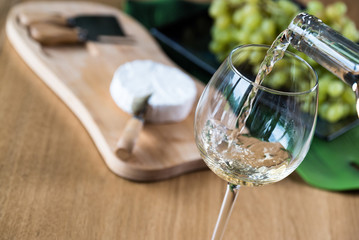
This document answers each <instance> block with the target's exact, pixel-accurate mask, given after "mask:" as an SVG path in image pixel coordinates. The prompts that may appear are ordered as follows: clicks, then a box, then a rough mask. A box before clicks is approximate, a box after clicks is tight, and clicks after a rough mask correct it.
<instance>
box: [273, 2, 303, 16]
mask: <svg viewBox="0 0 359 240" xmlns="http://www.w3.org/2000/svg"><path fill="white" fill-rule="evenodd" d="M278 6H279V7H280V8H281V9H282V10H283V12H284V13H285V14H286V15H288V16H291V15H294V14H296V13H297V12H298V11H299V8H298V6H297V5H296V4H294V3H293V2H291V1H288V0H279V1H278Z"/></svg>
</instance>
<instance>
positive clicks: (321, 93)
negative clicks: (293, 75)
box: [318, 85, 327, 104]
mask: <svg viewBox="0 0 359 240" xmlns="http://www.w3.org/2000/svg"><path fill="white" fill-rule="evenodd" d="M319 87H320V85H319ZM326 99H327V93H326V92H325V91H322V89H321V88H320V91H319V92H318V103H319V104H321V103H323V102H325V100H326Z"/></svg>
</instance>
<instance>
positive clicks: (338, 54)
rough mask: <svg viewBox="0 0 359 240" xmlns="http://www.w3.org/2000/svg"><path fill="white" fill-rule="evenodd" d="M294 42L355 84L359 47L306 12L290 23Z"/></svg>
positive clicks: (307, 53)
mask: <svg viewBox="0 0 359 240" xmlns="http://www.w3.org/2000/svg"><path fill="white" fill-rule="evenodd" d="M288 30H289V35H290V37H289V41H290V43H291V45H292V46H293V47H294V48H295V49H297V50H298V51H301V52H303V53H305V54H306V55H307V56H309V57H310V58H312V59H313V60H315V61H316V62H318V63H319V64H320V65H322V66H323V67H324V68H326V69H327V70H329V71H330V72H332V73H333V74H335V75H336V76H338V77H339V78H340V79H342V80H343V81H344V82H346V83H347V84H349V85H350V86H352V85H353V84H354V83H357V82H358V80H359V46H358V45H357V44H356V43H354V42H352V41H350V40H348V39H346V38H345V37H343V36H342V35H340V34H339V33H338V32H336V31H334V30H333V29H331V28H330V27H329V26H327V25H326V24H324V23H323V22H322V21H321V20H320V19H318V18H316V17H314V16H311V15H309V14H306V13H300V14H298V15H297V16H296V17H295V18H294V19H293V20H292V22H291V23H290V24H289V27H288Z"/></svg>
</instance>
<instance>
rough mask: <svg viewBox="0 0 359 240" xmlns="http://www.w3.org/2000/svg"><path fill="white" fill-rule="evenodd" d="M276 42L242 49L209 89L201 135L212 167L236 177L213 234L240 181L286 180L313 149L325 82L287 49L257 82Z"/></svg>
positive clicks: (199, 122)
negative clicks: (320, 86) (320, 82)
mask: <svg viewBox="0 0 359 240" xmlns="http://www.w3.org/2000/svg"><path fill="white" fill-rule="evenodd" d="M268 49H269V46H264V45H244V46H240V47H238V48H235V49H234V50H233V51H232V52H231V53H230V55H229V56H228V57H227V59H226V60H225V61H224V62H223V63H222V65H221V66H220V67H219V69H218V70H217V71H216V73H215V74H214V75H213V77H212V79H211V80H210V82H209V83H208V84H207V86H206V88H205V89H204V91H203V93H202V96H201V98H200V100H199V102H198V105H197V109H196V116H195V138H196V144H197V147H198V149H199V151H200V153H201V156H202V158H203V160H204V161H205V163H206V164H207V165H208V167H209V168H210V169H211V170H212V171H213V172H214V173H215V174H217V175H218V176H219V177H220V178H222V179H224V180H225V181H227V182H228V184H227V191H226V194H225V197H224V200H223V203H222V207H221V210H220V213H219V217H218V220H217V223H216V227H215V229H214V233H213V236H212V239H221V238H222V236H223V233H224V228H225V226H226V224H227V221H228V219H229V216H230V214H231V211H232V208H233V205H234V203H235V200H236V197H237V192H238V189H239V186H241V185H246V186H259V185H263V184H268V183H273V182H277V181H280V180H282V179H283V178H285V177H286V176H288V175H289V174H290V173H292V172H293V171H294V170H295V169H296V168H297V167H298V165H299V164H300V163H301V162H302V160H303V159H304V157H305V155H306V154H307V152H308V150H309V147H310V144H311V140H312V137H313V134H314V129H315V123H316V118H317V107H318V79H317V75H316V73H315V72H314V70H313V69H312V68H311V67H310V65H309V64H308V63H306V62H305V61H304V60H302V59H301V58H300V57H298V56H296V55H295V54H293V53H290V52H288V51H286V52H285V53H284V56H283V58H282V59H281V60H279V61H278V62H277V63H275V64H274V67H273V69H272V71H271V72H270V74H269V75H267V76H266V77H265V78H264V80H262V81H261V82H258V81H255V79H256V76H257V73H258V69H259V66H260V64H261V62H262V60H263V59H264V56H265V55H266V52H267V50H268Z"/></svg>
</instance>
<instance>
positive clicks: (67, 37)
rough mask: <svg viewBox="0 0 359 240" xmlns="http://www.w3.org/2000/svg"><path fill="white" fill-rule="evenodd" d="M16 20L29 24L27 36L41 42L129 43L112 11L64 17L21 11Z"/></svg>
mask: <svg viewBox="0 0 359 240" xmlns="http://www.w3.org/2000/svg"><path fill="white" fill-rule="evenodd" d="M18 19H19V22H20V24H22V25H24V26H26V27H28V28H29V33H30V36H31V37H32V38H33V39H35V40H36V41H38V42H40V43H41V44H44V45H59V44H70V43H83V42H86V41H99V42H107V43H131V42H132V41H133V39H131V38H130V37H129V36H126V34H125V33H124V31H123V29H122V27H121V25H120V23H119V21H118V19H117V18H116V17H115V16H113V15H78V16H74V17H70V18H66V17H64V16H62V15H60V14H46V13H33V12H32V13H21V14H19V16H18Z"/></svg>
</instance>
